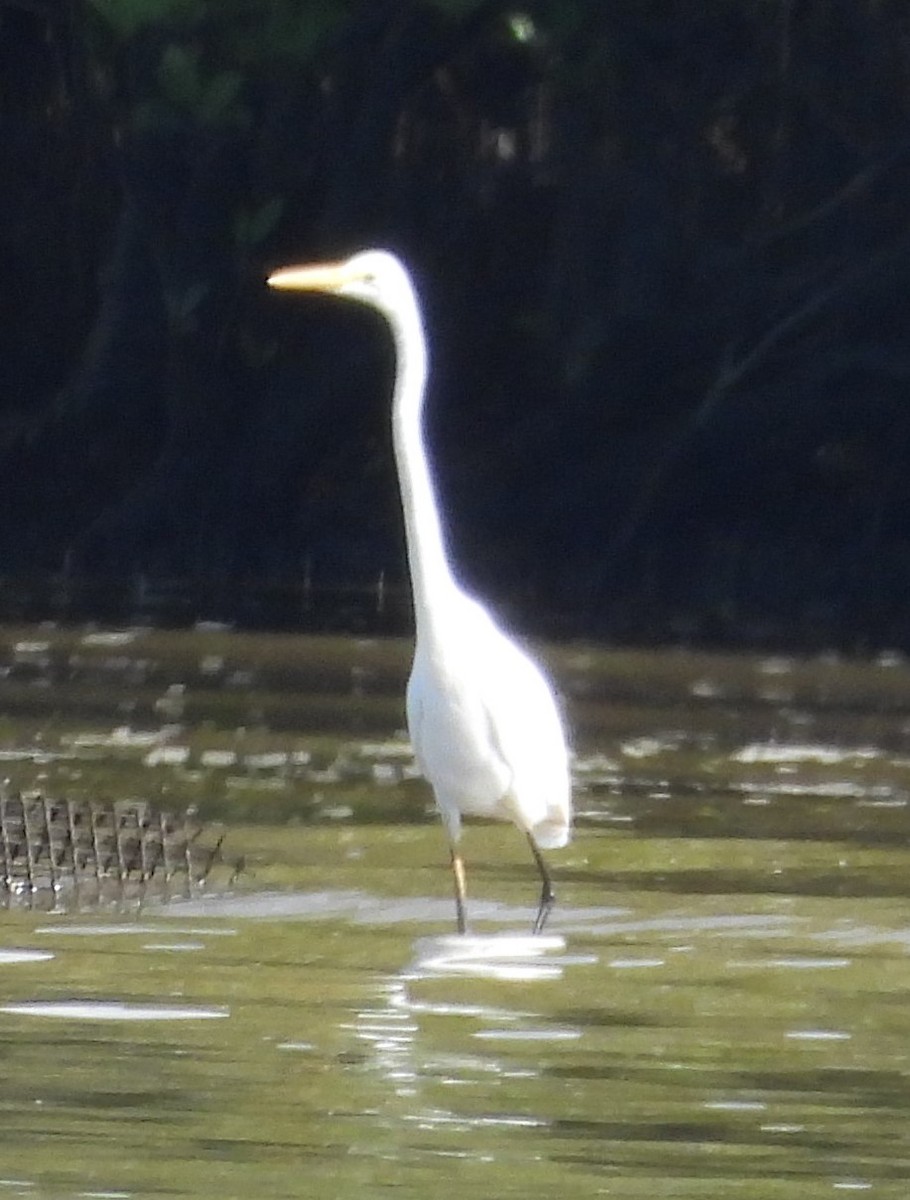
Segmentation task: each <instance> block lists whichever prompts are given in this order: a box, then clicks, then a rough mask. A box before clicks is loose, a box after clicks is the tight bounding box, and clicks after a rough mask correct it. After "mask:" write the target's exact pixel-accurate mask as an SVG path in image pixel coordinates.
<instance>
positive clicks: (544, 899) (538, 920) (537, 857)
mask: <svg viewBox="0 0 910 1200" xmlns="http://www.w3.org/2000/svg"><path fill="white" fill-rule="evenodd" d="M528 845H529V846H530V847H531V853H532V854H533V855H534V861H535V862H536V863H537V870H538V871H539V872H540V881H541V885H542V886H541V889H540V904H539V905H538V908H537V916H536V917H535V918H534V927H533V929H532V930H531V932H532V933H542V932H543V927H544V925H546V923H547V917H548V916H549V915H550V909H551V908H552V907H553V901H554V900H555V899H556V893H555V892H554V891H553V883H552V880H551V879H550V872H549V871H548V870H547V864H546V863H545V862H544V860H543V855H542V854H541V853H540V851H539V850H538V849H537V843H536V842H535V841H534V839H533V838H532V837H531V835H530V834H528Z"/></svg>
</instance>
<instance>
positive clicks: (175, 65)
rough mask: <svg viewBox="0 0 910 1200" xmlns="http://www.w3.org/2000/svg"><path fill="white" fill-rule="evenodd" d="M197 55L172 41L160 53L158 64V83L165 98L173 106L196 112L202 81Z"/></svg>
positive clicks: (199, 103)
mask: <svg viewBox="0 0 910 1200" xmlns="http://www.w3.org/2000/svg"><path fill="white" fill-rule="evenodd" d="M198 63H199V56H198V54H197V53H196V52H194V51H192V50H188V49H187V48H186V47H185V46H180V45H178V44H177V43H176V42H172V43H171V44H170V45H169V46H167V47H166V48H165V50H164V53H163V54H162V55H161V62H160V63H159V64H158V83H159V85H160V87H161V92H162V94H163V96H164V98H165V100H168V101H170V103H171V104H173V105H174V107H175V108H181V109H184V110H185V111H188V112H196V111H197V110H198V109H199V108H200V107H201V104H202V98H203V96H202V83H201V80H200V78H199V65H198Z"/></svg>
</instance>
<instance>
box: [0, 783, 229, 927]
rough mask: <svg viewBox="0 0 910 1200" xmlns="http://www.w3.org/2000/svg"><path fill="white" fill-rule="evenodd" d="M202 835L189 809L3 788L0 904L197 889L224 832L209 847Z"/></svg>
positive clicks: (181, 893) (98, 902) (91, 902)
mask: <svg viewBox="0 0 910 1200" xmlns="http://www.w3.org/2000/svg"><path fill="white" fill-rule="evenodd" d="M204 833H205V827H204V826H203V825H201V824H200V823H199V822H198V821H196V820H195V819H194V818H193V816H192V815H190V814H185V815H184V816H182V817H176V816H174V815H173V814H171V813H166V812H159V811H157V810H156V809H155V808H153V807H152V805H150V804H149V803H148V802H147V801H145V800H119V801H114V802H113V803H109V802H104V801H95V800H51V799H49V798H48V797H47V796H43V795H41V794H40V793H35V792H27V793H21V794H20V793H5V792H0V906H3V907H6V908H18V907H23V908H37V909H44V910H48V909H61V908H64V909H65V908H78V909H85V908H97V907H105V906H108V905H112V904H113V905H116V904H120V903H123V902H129V903H138V902H142V901H144V900H148V901H150V902H151V901H156V902H161V901H166V900H169V899H176V898H178V897H188V896H193V895H197V894H198V893H199V891H200V890H201V889H202V888H203V887H204V886H205V884H206V882H207V881H208V880H209V878H210V875H211V871H212V868H213V867H214V866H215V864H216V863H223V862H224V859H223V857H222V854H221V843H222V840H223V836H224V835H223V834H222V835H221V836H219V837H218V838H217V840H216V841H214V843H213V844H211V845H209V844H206V839H205V838H204V837H203V835H204ZM236 873H237V868H235V870H234V874H235V875H236Z"/></svg>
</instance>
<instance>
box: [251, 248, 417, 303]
mask: <svg viewBox="0 0 910 1200" xmlns="http://www.w3.org/2000/svg"><path fill="white" fill-rule="evenodd" d="M268 284H269V287H273V288H282V289H285V290H288V291H306V292H330V293H332V294H333V295H336V296H346V297H348V298H349V299H351V300H359V301H360V302H361V303H362V304H369V305H371V306H372V307H373V308H378V309H379V311H380V312H382V313H385V314H386V315H387V316H394V314H395V313H396V312H400V311H401V308H402V306H403V305H404V304H405V303H407V302H408V301H409V300H411V301H412V298H413V289H412V287H411V281H410V279H409V278H408V274H407V271H406V270H405V269H404V267H403V266H402V265H401V263H400V262H399V261H398V259H397V258H396V257H395V255H394V254H389V252H388V251H387V250H364V251H362V252H361V253H360V254H355V255H354V256H353V258H349V259H346V260H345V261H344V262H334V263H320V264H317V265H314V266H303V267H282V268H281V269H280V270H278V271H275V272H273V273H272V274H271V275H270V276H269V278H268Z"/></svg>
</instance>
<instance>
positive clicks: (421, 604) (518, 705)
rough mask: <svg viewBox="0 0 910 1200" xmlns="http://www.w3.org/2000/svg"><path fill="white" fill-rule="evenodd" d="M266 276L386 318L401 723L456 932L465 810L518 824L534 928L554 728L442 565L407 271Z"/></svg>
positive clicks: (565, 809)
mask: <svg viewBox="0 0 910 1200" xmlns="http://www.w3.org/2000/svg"><path fill="white" fill-rule="evenodd" d="M269 283H270V284H271V285H272V286H273V287H282V288H301V289H306V290H316V291H326V292H334V293H336V294H337V295H341V296H349V297H351V298H352V299H356V300H360V301H362V302H364V303H366V304H370V305H372V306H373V307H374V308H376V309H378V311H379V312H380V313H382V315H383V316H384V317H385V318H386V320H387V321H388V322H389V325H390V327H391V330H392V334H393V336H394V339H395V346H396V351H397V366H398V370H397V374H396V379H395V389H394V397H393V406H392V431H393V441H394V448H395V461H396V466H397V468H398V479H399V484H400V488H401V502H402V511H403V513H404V520H405V534H406V541H407V550H408V564H409V568H410V574H411V587H412V590H413V595H414V613H415V620H416V626H417V636H416V644H415V650H414V664H413V668H412V671H411V677H410V680H409V682H408V691H407V716H408V730H409V733H410V736H411V741H412V745H413V748H414V753H415V755H416V758H417V762H418V765H419V767H420V769H421V771H422V773H423V775H424V776H425V778H426V779H427V780H428V781H429V783H430V785H431V786H432V788H433V793H434V796H435V798H436V803H437V806H438V808H439V811H440V813H441V815H442V818H443V821H444V823H445V827H446V832H447V834H448V838H449V845H450V848H451V852H452V867H453V871H454V874H455V899H456V908H457V915H458V928H459V930H460V931H462V932H463V931H464V929H465V927H466V918H465V886H464V864H463V862H462V859H461V856H460V854H459V852H458V849H457V847H458V842H459V838H460V835H461V818H462V816H476V817H498V818H502V819H508V820H511V821H514V822H515V824H516V825H517V826H518V827H519V829H521V830H522V831H523V832H524V833H525V834H527V836H528V840H529V842H530V846H531V851H532V853H533V855H534V859H535V862H536V864H537V867H538V870H539V871H540V875H541V880H542V891H541V897H540V904H539V907H538V912H537V919H536V921H535V924H534V928H535V931H539V930H540V929H542V928H543V924H544V922H545V920H546V917H547V914H548V912H549V909H550V906H551V905H552V903H553V891H552V887H551V885H550V878H549V874H548V872H547V869H546V866H545V864H544V862H543V859H542V858H541V855H540V849H541V848H543V849H550V848H555V847H559V846H564V845H565V844H566V842H567V841H568V840H569V831H570V824H571V789H570V777H569V766H568V752H567V749H566V741H565V735H564V733H563V727H562V721H561V719H560V714H559V709H558V706H557V704H556V700H555V698H554V696H553V693H552V690H551V688H550V685H549V683H548V682H547V680H546V678H545V676H544V674H543V672H542V671H541V670H540V668H539V667H538V666H537V664H536V663H535V662H534V660H533V659H532V658H530V657H529V656H528V655H527V654H526V653H525V652H524V651H523V650H522V649H520V648H519V647H518V646H517V645H516V644H515V642H514V641H512V640H511V639H510V638H509V637H508V636H507V635H506V634H505V633H504V632H503V631H502V630H501V629H500V628H499V626H498V625H497V624H496V622H495V621H494V619H493V617H492V616H491V615H490V614H489V612H487V610H486V609H485V608H484V607H483V605H481V604H480V603H479V602H478V601H477V600H475V599H474V598H473V597H472V596H469V595H468V594H467V593H466V592H465V591H464V590H463V589H462V588H461V586H460V585H459V584H458V582H457V581H456V579H455V577H454V574H453V572H452V569H451V567H450V565H449V561H448V557H447V555H446V549H445V539H444V535H443V532H442V527H441V523H440V519H439V507H438V503H437V500H436V493H435V488H434V486H433V479H432V475H431V472H430V467H429V462H428V460H427V454H426V448H425V445H424V440H423V429H422V420H421V417H422V407H423V398H424V393H425V385H426V374H427V353H426V341H425V338H424V333H423V323H422V320H421V317H420V310H419V307H418V303H417V297H416V294H415V291H414V288H413V285H412V283H411V280H410V277H409V276H408V273H407V271H406V270H405V269H404V267H403V266H402V265H401V263H400V262H399V261H398V259H396V258H395V257H394V256H393V255H391V254H388V253H386V252H384V251H380V250H368V251H365V252H364V253H362V254H357V255H355V256H354V257H353V258H351V259H349V260H348V261H347V262H344V263H336V264H330V265H327V266H314V267H289V268H286V269H284V270H282V271H278V272H276V273H275V274H274V275H272V276H271V277H270V279H269Z"/></svg>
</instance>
